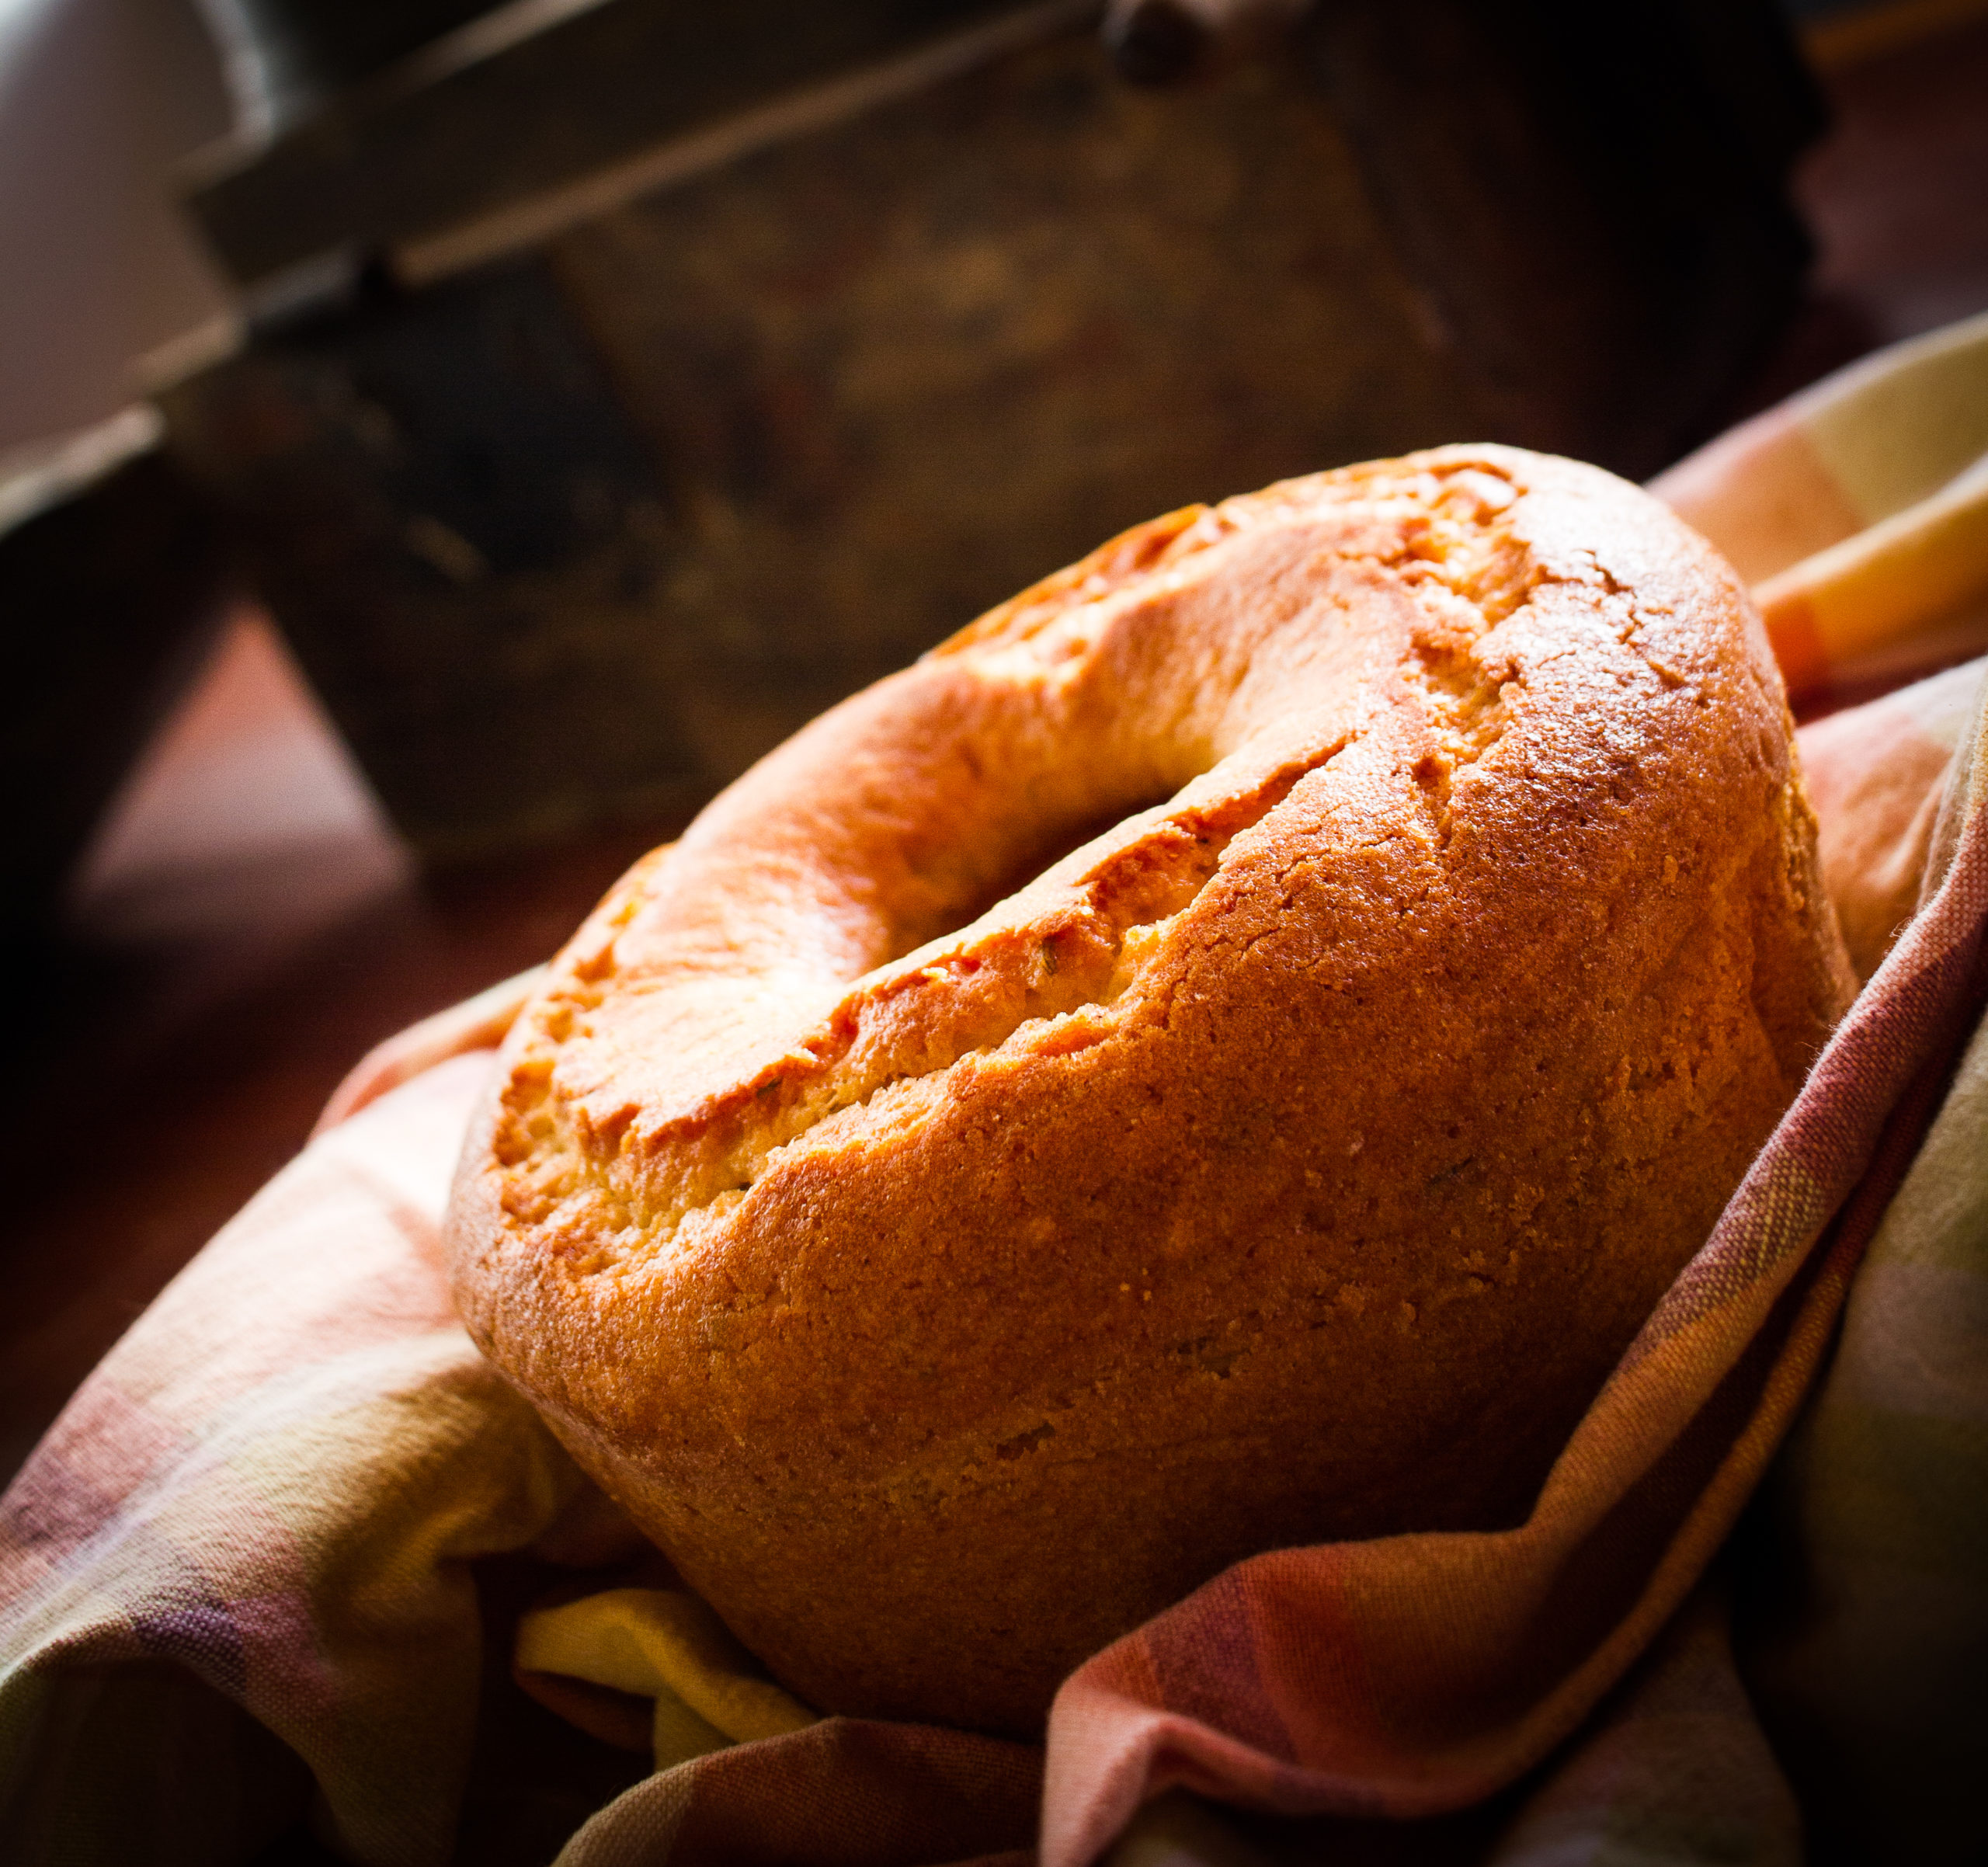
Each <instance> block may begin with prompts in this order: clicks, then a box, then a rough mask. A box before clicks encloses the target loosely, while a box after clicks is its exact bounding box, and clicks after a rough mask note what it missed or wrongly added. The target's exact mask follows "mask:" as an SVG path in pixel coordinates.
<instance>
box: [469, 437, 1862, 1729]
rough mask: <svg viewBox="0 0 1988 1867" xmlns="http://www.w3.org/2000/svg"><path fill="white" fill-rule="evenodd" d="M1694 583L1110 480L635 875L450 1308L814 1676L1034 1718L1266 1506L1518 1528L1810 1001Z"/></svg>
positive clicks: (1782, 794)
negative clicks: (1116, 491)
mask: <svg viewBox="0 0 1988 1867" xmlns="http://www.w3.org/2000/svg"><path fill="white" fill-rule="evenodd" d="M1850 993H1851V975H1850V972H1849V969H1848V967H1847V963H1846V961H1845V959H1844V954H1843V951H1842V947H1841V943H1840V939H1839V937H1838V933H1837V928H1836V925H1835V922H1834V919H1833V913H1832V910H1831V909H1830V906H1829V904H1828V902H1827V901H1826V899H1825V897H1824V896H1823V893H1822V892H1821V889H1820V888H1819V885H1818V881H1817V877H1816V853H1815V835H1814V826H1813V821H1812V817H1811V815H1810V813H1809V808H1808V805H1807V804H1806V800H1805V798H1804V796H1803V793H1802V783H1801V778H1800V774H1799V770H1798V769H1797V767H1796V763H1795V753H1794V749H1793V743H1792V728H1791V724H1790V721H1789V718H1788V711H1787V708H1786V705H1785V701H1784V698H1783V695H1782V690H1781V680H1780V677H1779V676H1778V673H1777V671H1776V669H1775V667H1774V662H1773V659H1772V658H1771V655H1770V654H1769V652H1768V649H1767V644H1766V641H1765V639H1764V636H1763V634H1762V631H1761V628H1760V623H1759V621H1758V619H1757V616H1756V615H1755V614H1754V612H1753V609H1752V607H1751V606H1750V603H1749V602H1748V600H1747V598H1746V595H1745V593H1744V591H1743V588H1742V586H1740V583H1739V582H1738V580H1737V579H1736V577H1735V576H1734V575H1733V572H1731V571H1730V570H1729V568H1728V567H1727V566H1726V565H1725V563H1724V562H1723V561H1722V560H1721V559H1720V558H1719V557H1718V556H1717V555H1716V554H1715V552H1714V551H1712V549H1711V548H1710V547H1709V546H1708V545H1707V544H1705V542H1704V541H1702V540H1701V539H1700V538H1699V537H1698V536H1697V535H1696V534H1694V533H1693V532H1691V530H1689V529H1688V528H1687V527H1685V526H1684V524H1683V523H1680V521H1679V520H1677V519H1676V518H1674V517H1673V516H1671V515H1670V513H1668V512H1667V510H1665V509H1663V507H1661V506H1659V505H1658V504H1657V503H1656V502H1655V501H1654V500H1653V499H1650V498H1649V497H1647V496H1646V495H1644V494H1643V493H1642V492H1639V491H1638V490H1636V489H1635V488H1633V487H1632V486H1630V485H1627V484H1626V483H1625V482H1622V481H1620V480H1618V479H1616V478H1614V477H1612V476H1611V475H1608V474H1607V473H1604V472H1603V471H1600V469H1598V468H1591V467H1587V466H1582V465H1578V464H1573V463H1572V462H1569V461H1565V460H1560V459H1555V458H1549V457H1543V456H1540V455H1536V454H1527V453H1525V452H1523V451H1520V450H1515V449H1511V448H1507V447H1451V448H1446V449H1442V450H1437V451H1435V452H1431V453H1427V454H1418V455H1414V456H1411V457H1408V458H1406V459H1403V460H1399V461H1380V462H1375V463H1371V464H1366V465H1363V466H1357V467H1353V468H1346V469H1343V470H1341V471H1335V472H1330V473H1324V474H1320V475H1316V476H1314V477H1312V478H1305V479H1300V480H1295V481H1291V482H1285V483H1284V484H1281V485H1275V486H1272V487H1270V488H1267V489H1265V490H1264V491H1263V492H1256V493H1253V494H1248V495H1244V496H1242V497H1239V498H1236V499H1229V500H1225V501H1224V502H1222V503H1221V504H1219V505H1218V506H1212V507H1206V508H1203V507H1194V508H1190V509H1187V510H1185V511H1182V512H1177V513H1171V514H1170V515H1168V516H1166V517H1163V518H1160V519H1156V520H1153V521H1152V523H1149V524H1147V525H1145V526H1142V527H1138V528H1136V529H1135V530H1132V531H1131V532H1128V533H1127V534H1124V536H1122V537H1118V538H1117V539H1114V540H1113V541H1111V542H1110V543H1109V544H1106V545H1104V546H1103V547H1102V548H1100V549H1099V550H1098V551H1095V552H1094V553H1093V554H1092V555H1090V557H1088V558H1085V559H1084V560H1083V561H1081V562H1079V563H1078V564H1076V565H1072V566H1071V567H1070V568H1068V569H1067V570H1065V571H1062V572H1059V573H1058V574H1057V575H1054V576H1052V577H1050V578H1048V579H1045V580H1044V582H1041V583H1039V584H1037V585H1036V586H1034V588H1032V589H1028V590H1026V591H1024V592H1023V593H1022V594H1020V596H1017V597H1015V598H1014V599H1013V600H1011V601H1010V602H1008V603H1005V604H1003V606H1001V607H999V608H998V609H996V610H993V611H992V612H991V613H989V614H987V615H985V616H984V617H982V618H981V619H980V620H979V621H977V622H975V623H974V624H972V625H971V626H970V627H969V628H966V629H964V630H963V631H961V633H960V634H958V635H956V636H954V638H952V639H951V641H948V642H947V643H945V644H944V645H943V646H942V647H940V648H937V649H936V650H934V651H933V652H932V653H931V654H930V655H926V657H925V658H924V659H922V660H921V661H919V662H918V663H916V665H915V666H912V667H910V668H908V669H905V670H904V671H903V672H902V673H898V674H897V675H895V676H891V678H889V679H888V680H884V681H882V682H881V683H878V685H876V686H874V687H871V688H870V689H869V690H867V691H865V692H864V693H861V694H858V695H857V696H856V697H854V698H853V699H851V700H850V701H846V702H845V703H844V704H842V705H840V706H839V707H837V708H835V709H834V710H833V711H830V712H829V713H828V714H825V715H824V716H823V717H822V718H820V719H818V720H817V721H815V722H814V724H813V725H810V726H809V727H808V728H806V729H805V731H803V732H801V733H799V734H798V735H797V736H796V737H794V739H791V741H789V742H787V744H786V745H784V746H782V747H780V749H778V750H777V751H776V752H774V753H772V754H771V755H770V756H768V757H767V758H766V759H765V760H763V761H762V762H761V763H759V765H758V766H756V767H755V768H754V769H753V770H751V771H749V773H747V774H746V775H745V777H742V778H741V779H740V780H739V781H738V782H737V783H736V784H734V785H733V786H732V787H731V788H730V789H729V790H728V791H726V792H725V793H724V794H722V795H721V796H720V797H719V798H718V799H717V800H716V801H714V803H712V804H711V805H710V806H709V808H707V809H706V810H705V811H704V813H703V815H701V816H700V817H699V818H698V819H697V821H696V822H694V823H693V825H692V826H691V827H690V829H689V830H688V831H687V832H686V834H685V835H684V836H683V838H682V840H680V841H679V842H678V843H675V844H674V845H672V846H669V847H666V848H664V849H662V850H658V851H656V852H655V853H654V854H652V855H650V856H649V857H647V858H645V860H643V861H641V862H640V863H638V864H637V865H636V867H634V869H633V870H632V871H631V872H630V874H628V875H627V877H626V878H624V880H623V881H621V882H620V884H619V885H617V887H616V888H614V889H613V891H612V892H610V895H608V897H607V898H606V900H605V901H603V902H602V904H601V906H600V908H599V909H597V910H596V912H595V913H594V914H593V916H592V917H591V918H590V919H589V920H588V921H587V922H586V924H585V926H583V927H582V928H581V929H580V930H579V933H577V934H575V937H573V939H572V941H571V942H570V943H569V944H568V946H567V947H566V948H565V951H563V952H562V953H561V955H560V956H559V958H558V960H557V961H556V962H555V963H554V965H553V966H552V968H551V971H550V972H549V974H548V975H547V978H546V979H545V981H544V984H543V986H541V987H540V989H539V990H538V992H537V995H536V996H535V998H534V999H533V1001H532V1003H530V1006H529V1007H528V1008H527V1010H526V1012H525V1013H524V1015H523V1017H520V1020H518V1022H517V1024H516V1027H515V1028H514V1029H513V1032H512V1034H511V1036H510V1038H509V1041H508V1043H507V1045H506V1048H505V1052H504V1055H503V1059H502V1066H501V1067H500V1069H499V1071H498V1072H497V1076H496V1081H495V1085H494V1086H493V1089H492V1091H491V1093H490V1094H489V1096H488V1099H487V1101H486V1103H485V1106H484V1107H483V1108H482V1110H481V1113H480V1114H479V1115H478V1118H477V1119H476V1120H475V1121H474V1122H473V1124H472V1126H471V1135H470V1139H469V1142H468V1144H467V1149H466V1152H465V1153H464V1157H463V1160H462V1163H461V1169H460V1171H459V1175H458V1179H457V1187H456V1192H455V1195H454V1204H453V1207H452V1210H451V1215H450V1251H451V1254H452V1259H453V1265H454V1284H455V1289H456V1293H457V1302H458V1304H459V1306H460V1308H461V1312H462V1313H463V1315H464V1318H465V1319H466V1320H467V1323H468V1325H469V1327H470V1328H471V1331H472V1333H474V1336H475V1337H476V1339H477V1340H478V1342H479V1344H481V1346H482V1347H483V1349H484V1350H485V1352H486V1353H487V1354H489V1355H490V1356H491V1357H492V1358H493V1359H494V1360H495V1362H496V1363H497V1364H498V1365H499V1367H501V1368H502V1369H503V1370H504V1371H505V1372H506V1374H507V1375H509V1378H510V1379H512V1380H513V1382H516V1384H517V1385H518V1386H519V1387H520V1388H521V1389H523V1392H525V1393H526V1394H527V1395H528V1396H530V1399H532V1400H533V1403H535V1404H536V1405H537V1406H538V1408H539V1409H540V1410H541V1411H542V1413H544V1417H545V1418H546V1419H547V1420H548V1421H549V1422H550V1423H551V1425H552V1426H553V1427H554V1430H555V1431H557V1432H558V1434H559V1436H560V1438H561V1439H562V1441H564V1442H565V1444H566V1445H567V1446H568V1448H570V1449H571V1450H572V1453H573V1455H575V1458H577V1459H578V1460H579V1462H580V1463H581V1465H582V1466H583V1467H585V1469H586V1470H587V1471H588V1472H590V1473H591V1474H592V1475H593V1477H594V1478H595V1479H596V1480H598V1482H599V1483H600V1484H601V1485H602V1486H603V1487H604V1488H605V1489H606V1491H607V1492H608V1493H610V1495H612V1496H613V1497H614V1498H615V1499H617V1500H618V1501H619V1502H620V1504H622V1505H623V1506H624V1507H625V1508H626V1510H627V1511H628V1512H629V1514H631V1516H632V1518H634V1521H636V1523H637V1524H638V1525H639V1526H640V1527H641V1528H642V1530H643V1531H645V1533H646V1534H647V1535H648V1536H649V1537H650V1538H652V1539H653V1540H654V1541H655V1542H656V1543H657V1544H659V1545H660V1546H661V1548H662V1549H663V1550H664V1551H665V1552H666V1553H667V1554H668V1556H669V1557H670V1559H672V1561H673V1563H675V1564H676V1566H677V1568H678V1569H679V1570H680V1572H681V1573H682V1574H683V1577H684V1578H685V1579H686V1581H687V1582H688V1583H689V1584H690V1585H691V1586H692V1587H694V1588H695V1589H696V1590H697V1591H698V1592H699V1593H700V1594H702V1595H703V1596H704V1598H706V1599H707V1601H710V1602H711V1604H712V1605H713V1606H714V1608H716V1609H717V1611H718V1613H719V1614H720V1615H722V1616H723V1618H725V1621H726V1622H728V1624H729V1625H731V1626H732V1628H733V1629H734V1630H735V1632H737V1633H738V1634H739V1636H741V1637H742V1639H744V1640H745V1643H746V1644H747V1645H748V1646H750V1647H751V1648H752V1650H754V1651H755V1652H756V1653H758V1654H759V1656H760V1657H762V1658H763V1660H765V1662H766V1664H767V1665H768V1666H769V1667H770V1668H771V1669H772V1671H773V1673H774V1674H776V1675H777V1677H778V1678H779V1679H780V1681H782V1682H783V1683H784V1684H787V1686H788V1687H790V1688H791V1689H792V1690H793V1691H795V1692H797V1693H798V1694H799V1695H801V1696H802V1697H803V1698H805V1699H807V1700H808V1702H810V1703H812V1704H813V1705H817V1706H818V1707H820V1708H822V1709H826V1710H832V1711H839V1712H852V1713H863V1714H872V1715H878V1716H905V1717H918V1718H925V1719H937V1720H939V1721H941V1722H945V1723H954V1724H961V1725H966V1726H975V1727H978V1728H982V1729H985V1730H996V1731H1011V1732H1023V1733H1027V1732H1031V1731H1034V1730H1037V1729H1039V1727H1040V1726H1041V1721H1042V1719H1043V1717H1044V1712H1045V1711H1046V1709H1047V1707H1048V1703H1049V1700H1050V1698H1051V1695H1052V1694H1053V1692H1054V1691H1055V1687H1056V1685H1057V1684H1058V1681H1060V1680H1061V1679H1062V1677H1063V1676H1064V1675H1065V1674H1067V1673H1068V1672H1069V1670H1070V1669H1071V1668H1072V1667H1074V1666H1075V1665H1076V1664H1077V1663H1078V1662H1079V1661H1080V1660H1083V1658H1084V1657H1086V1656H1087V1655H1088V1654H1090V1653H1092V1652H1093V1651H1095V1650H1097V1649H1098V1648H1100V1646H1103V1645H1104V1644H1105V1643H1107V1642H1109V1641H1110V1640H1111V1639H1114V1637H1116V1636H1118V1635H1120V1634H1121V1633H1123V1632H1126V1631H1128V1629H1131V1628H1132V1627H1134V1626H1135V1625H1138V1623H1139V1622H1141V1621H1142V1620H1143V1619H1145V1618H1148V1617H1149V1616H1150V1615H1152V1614H1153V1613H1155V1612H1156V1611H1158V1610H1159V1609H1160V1608H1163V1607H1165V1606H1166V1605H1168V1604H1169V1603H1170V1602H1172V1601H1175V1600H1176V1599H1178V1598H1180V1597H1181V1596H1183V1594H1187V1592H1188V1591H1190V1590H1192V1589H1193V1588H1194V1587H1196V1586H1197V1584H1200V1583H1201V1582H1203V1581H1204V1580H1207V1579H1208V1578H1209V1577H1211V1576H1213V1575H1214V1574H1215V1573H1218V1571H1219V1570H1222V1568H1223V1567H1225V1566H1226V1565H1228V1564H1229V1563H1232V1562H1234V1561H1236V1559H1239V1558H1241V1557H1243V1556H1246V1555H1249V1554H1251V1553H1253V1552H1257V1551H1260V1550H1262V1549H1269V1548H1274V1547H1277V1546H1279V1545H1292V1544H1300V1543H1310V1542H1322V1541H1326V1540H1331V1539H1336V1538H1367V1537H1375V1536H1383V1535H1390V1534H1393V1533H1396V1532H1400V1531H1417V1530H1455V1529H1471V1528H1493V1527H1498V1526H1502V1525H1510V1524H1513V1523H1515V1522H1517V1521H1521V1520H1523V1518H1524V1517H1525V1515H1526V1514H1527V1511H1528V1510H1529V1508H1530V1507H1531V1501H1532V1500H1533V1498H1534V1496H1535V1495H1536V1493H1537V1492H1538V1488H1539V1486H1540V1485H1541V1482H1542V1480H1543V1479H1544V1477H1545V1474H1546V1472H1547V1471H1548V1468H1549V1467H1550V1465H1551V1464H1552V1461H1553V1458H1554V1457H1555V1454H1556V1452H1557V1451H1558V1450H1559V1447H1560V1446H1561V1445H1562V1443H1563V1442H1564V1441H1565V1440H1566V1436H1567V1434H1568V1433H1569V1431H1570V1430H1571V1428H1572V1427H1573V1424H1574V1423H1575V1422H1576V1420H1577V1419H1578V1418H1579V1417H1580V1414H1581V1413H1582V1412H1583V1410H1585V1408H1586V1407H1587V1405H1588V1403H1590V1400H1591V1399H1592V1398H1593V1396H1594V1393H1595V1392H1596V1391H1597V1388H1598V1387H1599V1385H1600V1383H1601V1382H1602V1381H1603V1380H1604V1379H1605V1377H1606V1375H1607V1372H1608V1371H1609V1369H1610V1368H1611V1367H1612V1366H1613V1365H1614V1362H1615V1361H1616V1360H1617V1359H1618V1357H1619V1356H1620V1354H1621V1352H1622V1351H1623V1350H1624V1348H1625V1346H1626V1345H1627V1344H1628V1343H1629V1341H1630V1340H1631V1339H1632V1337H1634V1335H1635V1333H1636V1330H1637V1329H1638V1327H1639V1325H1640V1323H1642V1319H1643V1318H1644V1317H1645V1316H1646V1314H1647V1313H1648V1312H1649V1310H1650V1309H1651V1308H1652V1306H1653V1305H1654V1304H1655V1302H1656V1300H1657V1299H1658V1298H1659V1296H1660V1295H1661V1294H1662V1292H1663V1291H1664V1289H1665V1288H1667V1286H1668V1285H1669V1284H1670V1281H1672V1279H1673V1277H1674V1276H1675V1275H1676V1274H1677V1271H1678V1270H1679V1268H1680V1267H1681V1266H1682V1265H1683V1264H1684V1262H1685V1261H1686V1260H1687V1259H1688V1258H1689V1257H1691V1254H1692V1253H1693V1252H1694V1250H1695V1249H1696V1248H1697V1246H1698V1244H1699V1243H1700V1242H1701V1240H1702V1239H1703V1238H1704V1237H1705V1234H1706V1232H1707V1231H1708V1229H1709V1228H1710V1226H1711V1225H1712V1222H1713V1220H1714V1219H1715V1216H1716V1215H1717V1214H1718V1213H1719V1210H1720V1208H1721V1207H1722V1205H1723V1203H1724V1202H1725V1201H1726V1198H1727V1197H1728V1195H1729V1193H1730V1191H1732V1189H1733V1187H1734V1186H1735V1185H1736V1183H1737V1182H1738V1180H1739V1179H1740V1176H1741V1174H1742V1173H1743V1170H1744V1168H1745V1166H1746V1163H1747V1162H1748V1161H1749V1159H1750V1158H1751V1157H1752V1156H1753V1153H1755V1151H1756V1150H1757V1149H1758V1147H1759V1146H1760V1143H1761V1142H1762V1141H1763V1140H1764V1139H1765V1137H1766V1136H1767V1134H1768V1132H1770V1130H1771V1128H1773V1126H1774V1123H1775V1121H1776V1120H1777V1119H1778V1117H1779V1115H1780V1114H1781V1111H1782V1110H1783V1109H1784V1107H1785V1106H1786V1104H1788V1101H1789V1100H1791V1098H1792V1096H1793V1094H1794V1093H1795V1089H1796V1087H1797V1086H1798V1085H1799V1082H1800V1080H1801V1079H1802V1075H1803V1073H1804V1072H1805V1070H1806V1067H1807V1066H1808V1063H1809V1060H1810V1059H1811V1058H1812V1056H1813V1055H1814V1054H1815V1052H1816V1050H1817V1049H1818V1048H1819V1046H1820V1045H1821V1043H1822V1042H1823V1038H1824V1037H1825V1035H1826V1033H1827V1032H1828V1031H1829V1030H1830V1027H1831V1024H1832V1023H1833V1020H1835V1019H1836V1017H1837V1016H1838V1015H1839V1013H1840V1011H1841V1010H1842V1009H1843V1008H1844V1006H1845V1005H1846V1004H1847V1001H1848V998H1849V996H1850Z"/></svg>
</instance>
